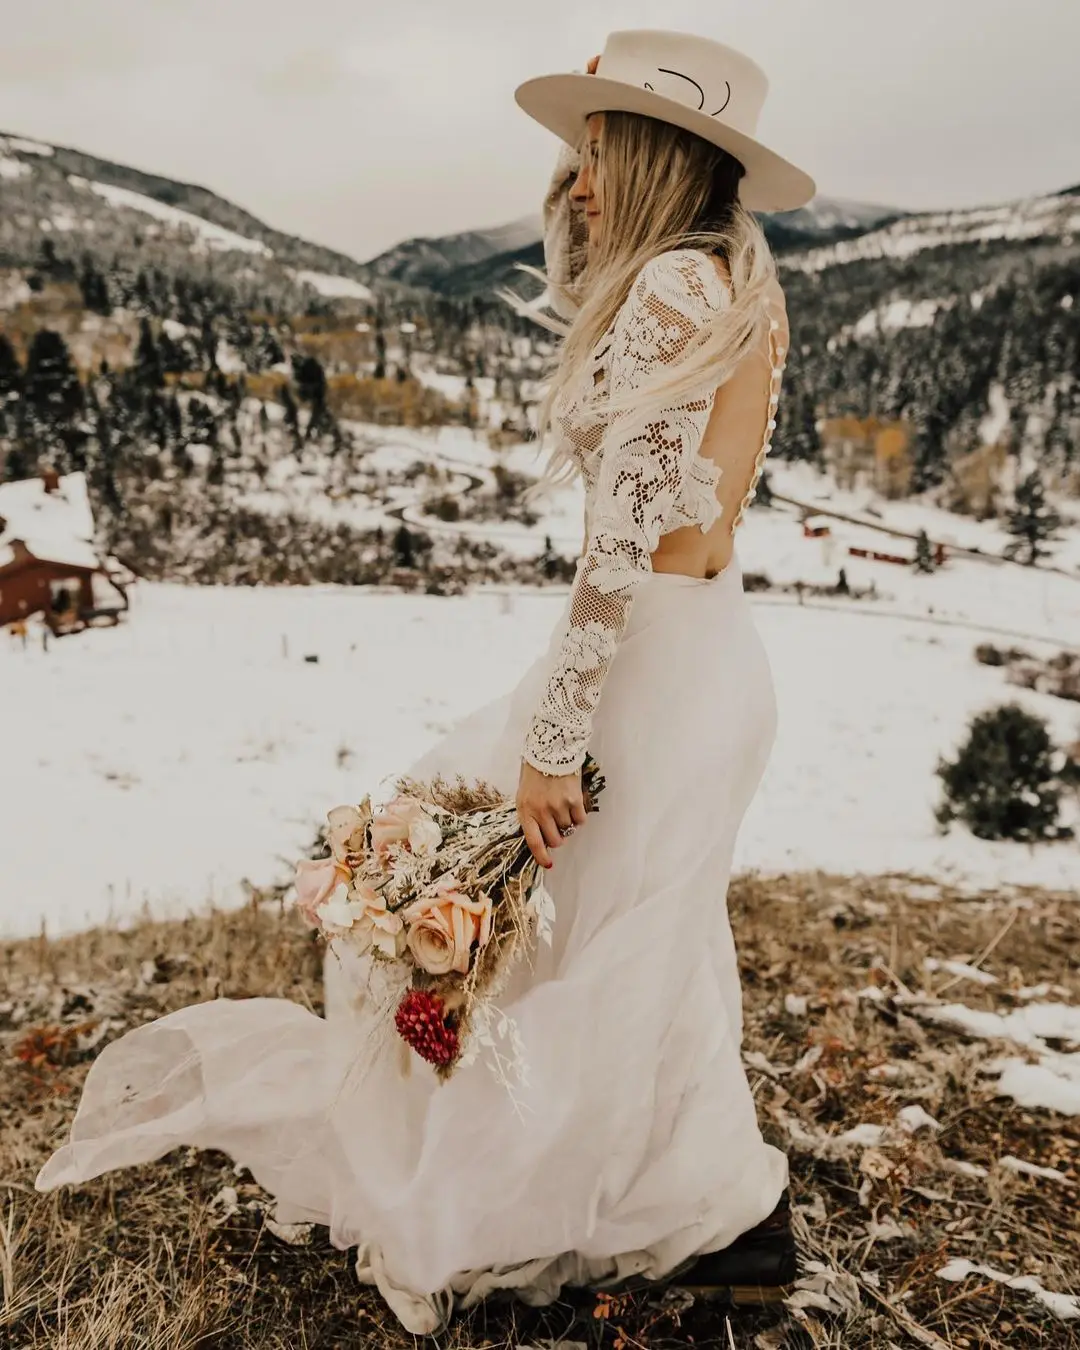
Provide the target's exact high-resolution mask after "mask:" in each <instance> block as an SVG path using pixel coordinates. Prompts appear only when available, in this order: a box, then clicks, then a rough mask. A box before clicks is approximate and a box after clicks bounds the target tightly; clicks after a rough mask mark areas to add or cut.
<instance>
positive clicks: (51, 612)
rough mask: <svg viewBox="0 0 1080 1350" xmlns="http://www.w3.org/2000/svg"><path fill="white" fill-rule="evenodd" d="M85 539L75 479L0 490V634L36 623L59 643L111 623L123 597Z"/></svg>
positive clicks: (85, 510) (48, 478)
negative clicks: (36, 618)
mask: <svg viewBox="0 0 1080 1350" xmlns="http://www.w3.org/2000/svg"><path fill="white" fill-rule="evenodd" d="M93 536H94V522H93V514H92V512H91V509H90V502H89V496H88V494H87V490H86V479H85V476H84V475H83V474H81V473H74V474H67V475H65V476H64V477H61V476H60V475H59V474H57V473H55V472H54V471H53V470H51V469H47V470H45V471H44V472H43V473H42V474H41V475H40V476H39V477H37V478H26V479H18V480H16V481H15V482H11V483H0V626H3V625H7V624H18V623H24V622H25V621H26V620H27V619H29V618H31V617H32V616H34V615H41V617H42V618H43V620H44V621H45V623H47V624H48V626H49V628H50V629H51V630H52V631H53V633H55V634H57V635H58V636H59V635H61V634H64V633H74V632H78V631H80V630H81V629H83V628H86V627H87V626H88V625H90V624H115V623H118V622H119V620H120V615H121V614H122V613H123V612H124V611H125V610H126V609H127V608H128V598H127V592H126V590H125V588H124V582H123V580H122V578H121V575H120V572H119V569H118V568H115V567H113V566H111V565H110V564H109V562H108V561H107V560H106V559H104V558H102V557H101V556H100V554H99V553H98V551H97V549H96V548H95V547H94V542H93Z"/></svg>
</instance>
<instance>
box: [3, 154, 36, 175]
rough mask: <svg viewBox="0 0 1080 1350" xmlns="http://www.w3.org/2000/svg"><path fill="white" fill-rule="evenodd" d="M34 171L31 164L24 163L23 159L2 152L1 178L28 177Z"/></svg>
mask: <svg viewBox="0 0 1080 1350" xmlns="http://www.w3.org/2000/svg"><path fill="white" fill-rule="evenodd" d="M32 172H33V170H32V169H31V168H30V165H29V164H24V163H23V162H22V160H21V159H12V158H10V156H8V155H4V154H0V178H27V177H29V175H30V174H31V173H32Z"/></svg>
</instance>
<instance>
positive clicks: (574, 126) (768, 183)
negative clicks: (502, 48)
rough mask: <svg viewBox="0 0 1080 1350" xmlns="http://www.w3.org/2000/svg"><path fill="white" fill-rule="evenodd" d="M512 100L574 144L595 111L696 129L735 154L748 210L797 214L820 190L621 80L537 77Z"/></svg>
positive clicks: (689, 111) (739, 138)
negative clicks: (633, 115) (637, 114)
mask: <svg viewBox="0 0 1080 1350" xmlns="http://www.w3.org/2000/svg"><path fill="white" fill-rule="evenodd" d="M514 99H515V101H516V102H517V105H518V107H519V108H521V109H522V110H523V111H524V112H527V113H528V114H529V116H530V117H532V118H534V119H535V120H536V121H537V122H539V123H540V125H541V126H543V127H547V129H548V131H553V132H554V133H555V135H556V136H558V137H559V138H560V139H561V140H564V141H566V142H567V143H568V144H570V145H575V146H576V145H577V144H578V143H579V142H580V140H581V135H582V132H583V131H584V130H585V123H586V122H587V121H588V119H589V117H591V116H592V114H593V113H596V112H630V113H640V114H641V115H642V116H644V117H655V118H658V119H659V120H660V121H662V122H671V123H673V124H674V125H675V126H677V127H682V128H683V130H684V131H692V132H693V133H694V135H695V136H700V137H701V138H702V139H703V140H706V141H709V142H711V143H712V144H713V145H718V146H719V147H720V149H721V150H726V151H727V152H728V153H729V154H732V155H734V156H735V158H736V159H737V160H738V161H739V162H740V163H741V164H742V165H743V167H744V168H745V169H746V176H745V177H744V178H743V179H742V181H741V182H740V185H739V200H740V201H741V202H742V204H743V205H744V206H745V207H746V208H747V209H748V210H750V211H794V210H795V209H796V208H797V207H800V206H805V205H806V203H807V202H808V201H810V199H811V198H812V197H813V196H814V194H815V192H816V191H817V184H816V183H815V182H814V180H813V179H812V178H811V177H810V175H809V174H807V173H803V171H802V169H798V168H796V167H795V165H794V164H792V163H790V162H789V161H788V160H786V159H784V158H783V156H782V155H778V154H777V153H776V151H775V150H770V149H769V148H768V146H766V145H762V144H761V142H760V141H756V140H754V138H753V137H752V136H746V135H744V134H743V133H742V132H741V131H736V130H735V128H734V127H730V126H728V125H727V124H726V123H724V122H718V121H717V120H716V118H715V117H709V115H708V114H707V113H703V112H697V111H695V110H694V109H693V108H688V107H687V106H686V105H685V104H684V103H679V102H677V101H676V100H675V99H671V98H665V97H664V96H663V94H657V93H654V92H653V91H652V90H651V89H638V88H636V87H635V86H634V85H631V84H626V83H624V82H623V81H622V80H605V79H604V78H603V77H602V76H599V75H582V74H580V73H574V72H571V73H568V74H564V75H538V76H536V77H535V78H534V79H531V80H526V81H525V82H524V84H519V85H518V87H517V88H516V89H515V90H514Z"/></svg>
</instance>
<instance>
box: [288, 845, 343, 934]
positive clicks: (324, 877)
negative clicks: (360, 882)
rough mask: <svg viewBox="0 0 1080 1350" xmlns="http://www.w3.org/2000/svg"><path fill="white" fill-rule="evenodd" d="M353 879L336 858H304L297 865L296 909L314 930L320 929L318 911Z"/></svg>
mask: <svg viewBox="0 0 1080 1350" xmlns="http://www.w3.org/2000/svg"><path fill="white" fill-rule="evenodd" d="M351 879H352V874H351V873H350V872H349V869H348V868H347V867H345V866H344V865H343V864H342V863H339V862H338V861H337V859H336V858H318V859H315V860H314V861H313V860H311V859H308V858H302V859H301V860H300V861H299V862H298V863H297V864H296V907H297V909H298V910H299V911H300V913H301V914H302V915H303V916H304V920H305V921H306V922H307V923H308V924H310V926H311V927H312V928H318V927H319V922H320V921H319V916H318V914H317V912H316V911H317V910H318V909H319V906H320V905H323V904H325V903H326V901H328V900H329V899H330V897H331V896H332V895H333V894H334V892H335V891H337V890H338V889H339V888H340V887H345V888H347V887H348V885H349V882H350V881H351Z"/></svg>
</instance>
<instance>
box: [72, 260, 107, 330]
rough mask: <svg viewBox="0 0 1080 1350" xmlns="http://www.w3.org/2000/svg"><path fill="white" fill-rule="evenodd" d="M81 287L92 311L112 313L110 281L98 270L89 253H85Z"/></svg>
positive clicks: (95, 312) (84, 299)
mask: <svg viewBox="0 0 1080 1350" xmlns="http://www.w3.org/2000/svg"><path fill="white" fill-rule="evenodd" d="M79 289H80V290H81V291H82V298H83V304H84V305H85V306H86V308H87V309H88V310H90V311H91V313H93V314H105V315H108V314H111V313H112V300H111V299H110V297H109V283H108V281H107V280H106V279H105V277H104V276H103V275H102V274H101V273H100V272H99V271H98V270H97V267H96V266H95V265H94V260H93V258H92V257H91V256H90V254H89V253H84V254H83V259H82V271H81V272H80V273H79Z"/></svg>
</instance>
